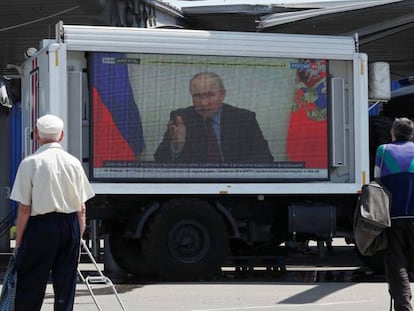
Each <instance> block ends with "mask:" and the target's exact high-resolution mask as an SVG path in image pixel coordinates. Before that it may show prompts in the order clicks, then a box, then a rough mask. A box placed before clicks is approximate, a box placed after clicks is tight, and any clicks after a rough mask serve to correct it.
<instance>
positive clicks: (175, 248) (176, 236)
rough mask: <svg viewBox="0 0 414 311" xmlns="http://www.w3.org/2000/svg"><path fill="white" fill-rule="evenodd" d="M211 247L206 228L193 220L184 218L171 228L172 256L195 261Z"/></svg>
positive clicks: (169, 236) (170, 248) (190, 261)
mask: <svg viewBox="0 0 414 311" xmlns="http://www.w3.org/2000/svg"><path fill="white" fill-rule="evenodd" d="M209 247H210V237H209V234H208V231H207V230H206V228H205V227H204V226H203V225H201V224H200V223H198V222H195V221H193V220H182V221H180V222H178V223H176V224H175V225H174V227H172V228H171V230H170V232H169V235H168V248H169V250H170V252H171V254H172V256H173V257H174V258H175V259H177V260H179V261H181V262H185V263H194V262H197V261H199V260H200V259H202V258H204V257H205V256H206V254H207V252H208V249H209Z"/></svg>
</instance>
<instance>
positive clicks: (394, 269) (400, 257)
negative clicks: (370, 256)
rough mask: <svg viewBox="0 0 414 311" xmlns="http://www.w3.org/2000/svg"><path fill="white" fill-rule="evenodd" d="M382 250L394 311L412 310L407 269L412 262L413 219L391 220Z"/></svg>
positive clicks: (413, 252)
mask: <svg viewBox="0 0 414 311" xmlns="http://www.w3.org/2000/svg"><path fill="white" fill-rule="evenodd" d="M387 238H388V248H387V249H386V250H385V251H384V262H385V273H386V277H387V281H388V285H389V292H390V295H391V297H392V299H393V300H394V309H395V311H413V308H412V306H411V302H410V301H411V296H412V294H411V287H410V279H409V275H408V270H409V268H410V267H412V266H413V263H414V219H412V218H410V219H396V220H392V224H391V227H390V228H388V229H387Z"/></svg>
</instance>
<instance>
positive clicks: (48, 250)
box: [10, 115, 94, 311]
mask: <svg viewBox="0 0 414 311" xmlns="http://www.w3.org/2000/svg"><path fill="white" fill-rule="evenodd" d="M34 137H35V139H36V140H37V141H38V143H39V145H40V147H39V149H38V150H37V151H36V152H35V153H34V154H32V155H30V156H28V157H27V158H25V159H23V161H22V162H21V163H20V166H19V169H18V171H17V175H16V180H15V183H14V185H13V190H12V193H11V195H10V198H11V199H12V200H15V201H17V202H19V207H18V216H17V222H16V224H17V231H16V270H17V290H16V302H15V310H16V311H21V310H31V311H34V310H40V309H41V307H42V304H43V298H44V294H45V289H46V285H47V282H48V279H49V274H50V272H51V273H52V281H53V288H54V292H55V305H54V310H59V311H63V310H65V311H68V310H73V302H74V298H75V287H76V275H77V266H78V258H79V251H80V239H81V237H82V235H83V233H84V230H85V202H86V201H87V200H88V199H90V198H91V197H93V196H94V193H93V191H92V188H91V186H90V184H89V182H88V179H87V177H86V175H85V172H84V170H83V168H82V165H81V163H80V162H79V160H78V159H76V158H75V157H73V156H72V155H70V154H69V153H67V152H66V151H64V150H63V148H62V147H61V145H60V144H59V142H60V141H61V140H62V139H63V121H62V120H61V119H60V118H58V117H56V116H54V115H45V116H43V117H41V118H39V119H38V120H37V123H36V128H35V130H34Z"/></svg>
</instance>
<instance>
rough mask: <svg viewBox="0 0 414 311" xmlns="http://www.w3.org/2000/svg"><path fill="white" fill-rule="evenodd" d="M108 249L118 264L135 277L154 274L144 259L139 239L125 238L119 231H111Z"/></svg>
mask: <svg viewBox="0 0 414 311" xmlns="http://www.w3.org/2000/svg"><path fill="white" fill-rule="evenodd" d="M109 249H110V251H111V254H112V257H113V258H114V260H115V262H116V263H117V264H118V266H120V267H121V268H122V269H124V270H125V271H127V272H128V273H130V274H133V275H134V276H137V277H150V276H154V275H155V274H156V273H155V272H154V270H153V269H152V268H151V266H150V265H149V264H148V262H147V261H146V260H145V258H144V255H143V254H142V251H141V243H140V241H139V240H137V239H129V238H125V237H124V235H123V234H122V233H121V232H112V233H111V234H110V235H109Z"/></svg>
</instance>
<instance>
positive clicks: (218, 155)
mask: <svg viewBox="0 0 414 311" xmlns="http://www.w3.org/2000/svg"><path fill="white" fill-rule="evenodd" d="M190 93H191V97H192V101H193V106H191V107H187V108H182V109H177V110H175V111H172V112H171V114H170V121H169V122H168V125H167V127H168V128H167V131H166V133H165V135H164V139H163V141H162V142H161V144H160V145H159V146H158V148H157V150H156V152H155V154H154V159H155V161H158V162H230V163H231V162H233V163H234V162H236V163H237V162H238V163H266V162H272V161H273V156H272V154H271V153H270V151H269V146H268V144H267V141H266V140H265V139H264V137H263V134H262V131H261V130H260V127H259V124H258V123H257V120H256V115H255V113H254V112H251V111H249V110H246V109H241V108H236V107H234V106H231V105H228V104H225V103H223V100H224V98H225V96H226V89H225V87H224V84H223V81H222V79H221V78H220V76H218V75H217V74H216V73H213V72H200V73H197V74H196V75H195V76H194V77H193V78H192V79H191V80H190Z"/></svg>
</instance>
